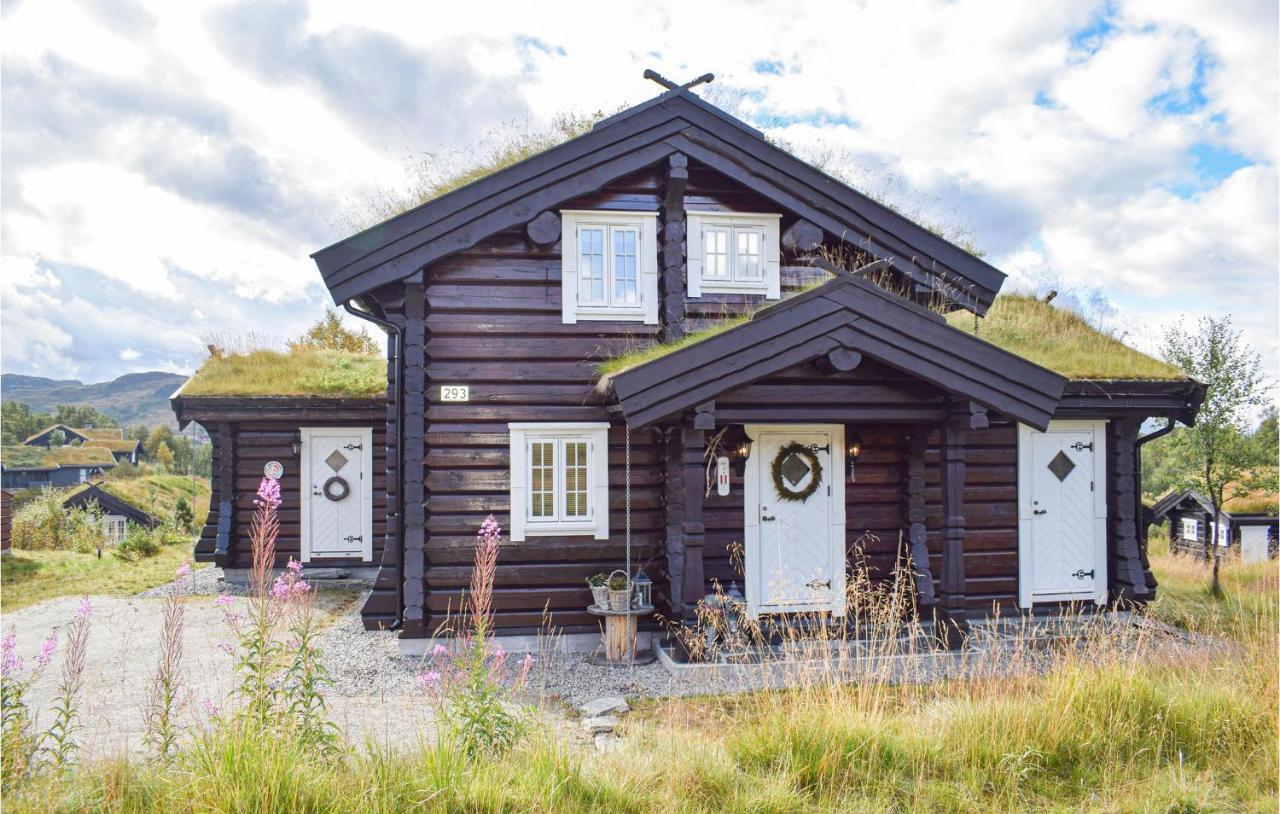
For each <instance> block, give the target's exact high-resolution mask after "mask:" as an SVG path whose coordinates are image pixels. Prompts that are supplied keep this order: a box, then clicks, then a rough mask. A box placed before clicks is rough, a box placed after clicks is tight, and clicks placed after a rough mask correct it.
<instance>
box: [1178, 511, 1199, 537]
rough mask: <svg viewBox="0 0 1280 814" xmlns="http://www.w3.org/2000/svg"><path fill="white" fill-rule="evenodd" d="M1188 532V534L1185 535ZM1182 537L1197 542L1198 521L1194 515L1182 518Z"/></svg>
mask: <svg viewBox="0 0 1280 814" xmlns="http://www.w3.org/2000/svg"><path fill="white" fill-rule="evenodd" d="M1188 532H1190V536H1187V534H1188ZM1182 539H1183V540H1191V541H1193V542H1199V540H1200V521H1198V520H1196V519H1195V518H1194V517H1184V518H1182Z"/></svg>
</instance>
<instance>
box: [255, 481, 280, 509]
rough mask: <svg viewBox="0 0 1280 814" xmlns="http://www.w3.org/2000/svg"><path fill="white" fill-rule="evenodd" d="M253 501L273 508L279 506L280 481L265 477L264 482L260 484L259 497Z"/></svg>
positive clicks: (258, 504) (256, 504)
mask: <svg viewBox="0 0 1280 814" xmlns="http://www.w3.org/2000/svg"><path fill="white" fill-rule="evenodd" d="M253 503H254V505H255V506H266V507H268V508H271V509H274V508H276V507H277V506H279V505H280V481H278V480H272V479H271V478H263V479H262V483H260V484H258V498H257V500H255V501H253Z"/></svg>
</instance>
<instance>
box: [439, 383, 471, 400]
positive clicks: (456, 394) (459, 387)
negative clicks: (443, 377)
mask: <svg viewBox="0 0 1280 814" xmlns="http://www.w3.org/2000/svg"><path fill="white" fill-rule="evenodd" d="M440 400H441V401H471V387H470V386H469V385H465V384H442V385H440Z"/></svg>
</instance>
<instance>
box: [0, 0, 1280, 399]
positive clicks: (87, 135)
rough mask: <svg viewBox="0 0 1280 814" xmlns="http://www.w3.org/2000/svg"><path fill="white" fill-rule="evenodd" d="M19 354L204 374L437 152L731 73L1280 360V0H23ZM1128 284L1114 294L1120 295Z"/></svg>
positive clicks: (15, 316)
mask: <svg viewBox="0 0 1280 814" xmlns="http://www.w3.org/2000/svg"><path fill="white" fill-rule="evenodd" d="M0 8H2V14H3V19H2V22H3V26H4V41H3V45H4V50H3V63H2V65H0V68H2V70H3V73H2V75H0V83H2V87H0V91H2V93H3V98H2V102H3V108H2V110H0V113H2V115H3V119H2V124H0V136H2V140H0V146H2V149H3V156H2V158H3V165H2V171H0V202H2V204H3V208H2V211H0V246H2V248H0V251H2V257H0V264H2V265H0V272H2V273H0V362H2V365H3V369H4V371H6V372H15V373H29V374H36V375H45V376H51V377H56V378H78V379H81V380H84V381H99V380H103V379H108V378H112V377H115V376H117V375H119V374H121V373H126V372H130V371H141V370H157V369H159V370H176V371H186V370H190V369H192V367H193V366H194V365H196V364H198V363H199V360H200V358H201V357H202V356H203V353H204V352H203V347H204V344H205V341H206V337H209V336H211V335H217V336H226V335H229V334H243V333H245V332H254V333H256V334H259V335H265V336H285V335H289V334H292V333H295V332H297V331H298V330H299V329H301V328H302V327H304V326H305V325H306V324H308V323H309V322H311V321H312V320H313V319H314V318H315V317H316V316H317V315H318V314H319V313H320V311H321V309H322V308H323V307H324V306H325V305H326V304H328V303H329V301H328V298H327V294H326V292H325V290H324V288H323V286H322V285H321V283H320V279H319V275H318V274H317V272H316V270H315V266H314V265H313V264H312V262H311V261H310V260H309V259H308V255H309V254H310V253H311V252H313V251H315V250H317V249H319V248H321V247H323V246H325V245H328V244H329V243H331V242H333V241H334V240H336V239H338V238H340V237H343V234H342V231H343V230H342V227H341V226H340V225H338V224H340V223H341V222H342V220H343V214H344V213H345V212H349V211H350V208H351V206H352V205H353V202H357V201H360V200H362V199H364V198H365V197H366V196H368V195H370V194H372V193H374V192H375V191H377V190H381V189H388V188H395V187H397V186H400V185H403V184H404V181H405V162H406V160H407V159H408V158H409V157H411V156H414V155H421V154H423V153H427V152H437V153H438V152H448V151H450V150H457V149H459V148H465V146H466V145H468V144H472V143H475V142H476V141H477V140H479V139H483V138H484V136H485V134H486V133H487V132H490V131H492V130H493V129H494V128H501V127H502V126H503V125H504V123H509V122H513V121H515V122H521V123H528V124H529V125H530V126H534V127H537V126H540V125H542V124H544V123H546V122H547V121H549V120H550V118H551V117H552V116H553V115H555V114H556V113H557V112H560V111H565V110H576V111H579V112H589V111H594V110H612V109H615V108H617V107H618V106H620V105H623V104H631V103H635V102H639V101H642V100H644V99H645V98H648V97H649V96H652V95H654V94H655V93H656V92H657V88H656V86H654V85H653V84H651V83H649V82H646V81H643V80H642V79H641V78H640V74H641V72H642V70H643V69H644V68H647V67H652V68H655V69H657V70H659V71H660V72H662V73H664V74H666V75H668V76H671V77H673V78H678V79H682V80H683V79H687V78H691V77H693V76H695V75H697V74H701V73H703V72H706V71H712V72H714V73H715V74H716V75H717V77H718V78H717V81H716V84H715V86H713V93H715V94H718V96H716V97H713V98H719V99H721V100H725V101H726V103H731V104H732V105H733V106H734V108H735V110H736V111H737V112H738V113H739V114H740V115H744V116H745V117H747V118H748V119H750V120H752V121H753V123H755V124H757V125H758V126H761V127H764V128H766V129H768V130H769V131H770V133H771V134H772V135H775V136H776V137H778V138H780V139H782V140H785V141H786V142H788V143H789V144H791V145H794V146H795V147H796V148H797V149H800V150H802V151H804V152H805V153H806V154H807V155H811V156H813V155H835V156H838V157H839V159H840V161H841V162H842V163H843V164H844V166H846V167H847V168H849V169H850V170H851V171H852V172H853V173H854V175H855V176H856V177H859V178H860V179H862V182H863V183H864V184H865V185H866V186H867V187H868V188H869V191H871V192H873V193H874V194H878V195H882V196H886V197H888V198H890V199H891V200H893V201H895V202H896V203H897V204H899V205H900V206H903V207H905V208H907V209H908V210H910V211H913V212H917V213H918V214H919V215H920V216H921V217H924V218H927V219H929V220H931V221H933V222H936V223H945V224H947V225H948V226H950V227H951V228H955V229H959V230H961V231H963V232H965V233H966V234H967V235H968V237H969V239H970V240H971V241H972V242H973V243H974V244H975V245H977V246H978V247H980V248H981V249H982V250H983V251H985V252H986V256H987V259H988V260H990V261H991V262H993V263H994V264H995V265H996V266H997V267H999V268H1001V269H1002V270H1004V271H1005V272H1007V273H1009V274H1010V277H1011V280H1010V283H1009V284H1007V287H1009V288H1013V287H1033V288H1044V287H1045V286H1049V285H1052V286H1053V287H1056V288H1059V289H1062V290H1064V291H1070V292H1072V293H1073V294H1074V297H1070V296H1067V297H1064V299H1067V300H1069V301H1072V302H1079V303H1082V304H1084V305H1085V306H1086V307H1088V308H1089V309H1091V311H1092V313H1093V314H1094V316H1095V317H1097V318H1104V319H1106V320H1107V322H1108V324H1110V325H1111V326H1112V327H1114V328H1116V329H1117V330H1122V331H1124V332H1126V335H1127V337H1128V340H1129V341H1130V342H1131V343H1133V344H1135V345H1137V346H1139V347H1142V348H1146V349H1150V348H1152V347H1154V344H1155V342H1156V341H1158V339H1159V336H1160V331H1161V329H1162V326H1164V325H1166V324H1169V323H1170V322H1172V321H1176V320H1178V319H1179V318H1181V317H1183V316H1185V317H1188V318H1194V317H1196V316H1198V315H1201V314H1208V313H1214V314H1224V313H1227V314H1231V315H1233V317H1234V318H1235V320H1236V322H1237V324H1238V325H1239V326H1240V327H1241V328H1242V329H1243V330H1244V331H1245V335H1246V338H1247V340H1248V341H1249V342H1250V343H1251V344H1252V345H1254V347H1256V348H1257V349H1258V350H1259V351H1261V352H1262V353H1263V354H1264V358H1265V359H1266V361H1267V364H1268V366H1269V367H1270V368H1271V369H1272V370H1273V371H1274V370H1275V368H1276V362H1277V359H1280V354H1278V352H1277V344H1278V343H1277V329H1276V324H1277V322H1276V318H1277V310H1278V308H1280V305H1278V302H1277V290H1278V288H1280V284H1278V281H1277V276H1278V271H1277V254H1278V252H1280V248H1278V237H1277V232H1278V227H1277V221H1278V213H1277V171H1276V167H1277V152H1278V150H1280V148H1278V145H1277V119H1278V117H1280V110H1278V97H1280V90H1278V86H1277V73H1278V70H1280V69H1278V66H1277V51H1278V50H1280V43H1278V42H1277V10H1276V3H1275V2H1274V0H1258V1H1257V2H1232V1H1231V0H1205V1H1204V2H1180V1H1179V0H1147V1H1145V2H1144V1H1143V0H1135V2H1114V3H1096V2H1080V3H1068V2H1044V3H1008V2H991V3H986V2H971V1H970V0H958V1H957V2H946V3H942V2H924V1H923V0H921V1H919V2H887V0H886V2H868V3H861V4H854V3H822V2H805V3H803V4H800V3H794V2H784V0H761V1H760V2H750V3H746V2H744V3H734V4H717V3H690V2H687V0H679V1H678V2H665V0H645V2H638V3H622V2H614V3H609V4H608V5H607V9H608V11H607V13H602V9H603V8H604V6H602V5H600V4H593V3H582V4H564V5H559V6H557V5H553V4H551V3H536V4H535V3H528V2H519V3H516V2H513V3H510V4H489V3H485V2H480V0H472V2H468V3H465V4H454V5H453V6H451V7H449V10H448V11H445V7H444V6H443V5H442V4H435V3H422V2H402V3H401V2H378V3H350V2H335V3H306V2H301V1H300V0H299V1H298V2H265V1H264V0H244V1H243V2H232V3H200V2H190V1H188V2H182V3H173V2H156V3H147V2H141V1H139V2H133V0H109V1H104V2H88V1H87V0H82V1H81V2H62V1H61V0H3V3H2V5H0ZM1103 298H1105V300H1106V301H1108V302H1109V303H1110V304H1111V306H1113V309H1112V310H1108V309H1106V308H1102V307H1099V302H1101V301H1102V299H1103Z"/></svg>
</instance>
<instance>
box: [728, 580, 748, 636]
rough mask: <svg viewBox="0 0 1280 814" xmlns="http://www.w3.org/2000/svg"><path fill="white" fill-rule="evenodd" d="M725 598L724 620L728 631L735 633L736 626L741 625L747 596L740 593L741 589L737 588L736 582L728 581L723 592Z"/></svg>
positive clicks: (736, 631)
mask: <svg viewBox="0 0 1280 814" xmlns="http://www.w3.org/2000/svg"><path fill="white" fill-rule="evenodd" d="M725 600H726V601H725V606H726V607H725V622H726V623H727V626H728V628H729V632H730V633H732V634H734V635H737V633H738V628H740V627H741V626H742V616H743V611H745V610H746V609H747V598H746V597H745V596H743V595H742V591H740V590H738V583H737V582H730V583H729V590H728V591H726V592H725Z"/></svg>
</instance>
